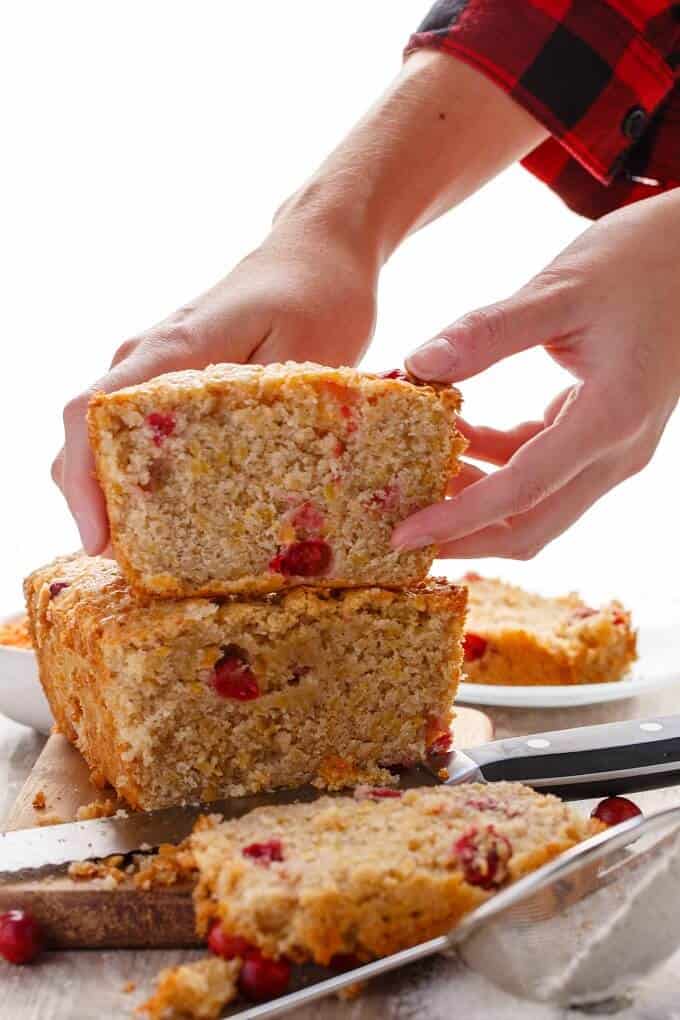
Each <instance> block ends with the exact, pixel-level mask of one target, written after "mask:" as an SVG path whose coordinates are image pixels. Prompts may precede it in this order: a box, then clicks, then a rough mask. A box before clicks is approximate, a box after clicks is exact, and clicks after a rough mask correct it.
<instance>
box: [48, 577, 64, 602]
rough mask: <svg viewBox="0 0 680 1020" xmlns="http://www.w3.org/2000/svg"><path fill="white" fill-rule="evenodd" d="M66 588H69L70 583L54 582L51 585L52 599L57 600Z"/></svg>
mask: <svg viewBox="0 0 680 1020" xmlns="http://www.w3.org/2000/svg"><path fill="white" fill-rule="evenodd" d="M64 588H68V581H52V584H51V585H50V598H51V599H54V598H56V597H57V595H58V594H59V592H62V591H63V590H64Z"/></svg>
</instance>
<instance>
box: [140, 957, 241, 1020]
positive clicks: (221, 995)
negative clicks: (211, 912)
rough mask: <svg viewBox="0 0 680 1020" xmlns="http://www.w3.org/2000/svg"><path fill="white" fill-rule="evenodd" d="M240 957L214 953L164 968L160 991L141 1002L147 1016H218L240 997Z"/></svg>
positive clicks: (211, 1019)
mask: <svg viewBox="0 0 680 1020" xmlns="http://www.w3.org/2000/svg"><path fill="white" fill-rule="evenodd" d="M240 969H241V961H240V960H222V959H220V958H219V957H217V956H211V957H208V958H206V959H205V960H198V961H196V962H195V963H184V964H182V965H181V966H179V967H170V968H167V969H166V970H162V971H161V972H160V974H159V975H158V978H157V984H156V991H155V993H154V994H153V995H152V997H151V998H150V999H149V1000H148V1002H145V1003H144V1005H142V1006H140V1007H139V1008H138V1010H137V1012H138V1013H140V1014H142V1015H146V1017H147V1020H216V1018H217V1017H219V1015H220V1013H221V1012H222V1009H223V1007H224V1006H226V1005H227V1004H228V1003H230V1002H231V1001H232V1000H233V999H235V998H236V994H237V980H238V974H239V971H240Z"/></svg>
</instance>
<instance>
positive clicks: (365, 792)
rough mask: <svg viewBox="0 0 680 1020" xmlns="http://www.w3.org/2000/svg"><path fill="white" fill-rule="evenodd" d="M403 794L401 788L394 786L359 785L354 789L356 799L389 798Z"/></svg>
mask: <svg viewBox="0 0 680 1020" xmlns="http://www.w3.org/2000/svg"><path fill="white" fill-rule="evenodd" d="M401 795H402V792H401V790H395V789H394V787H392V786H357V787H356V789H355V791H354V798H355V800H389V799H390V798H395V797H401Z"/></svg>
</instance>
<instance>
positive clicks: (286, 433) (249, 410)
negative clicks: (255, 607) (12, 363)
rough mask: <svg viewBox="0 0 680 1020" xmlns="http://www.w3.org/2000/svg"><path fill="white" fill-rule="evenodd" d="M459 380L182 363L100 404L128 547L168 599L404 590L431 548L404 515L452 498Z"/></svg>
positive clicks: (102, 474) (98, 399) (123, 548)
mask: <svg viewBox="0 0 680 1020" xmlns="http://www.w3.org/2000/svg"><path fill="white" fill-rule="evenodd" d="M459 403H460V397H459V394H458V393H457V392H456V391H455V390H453V389H448V388H447V389H442V388H439V389H437V388H433V387H430V386H416V385H413V384H412V383H410V382H409V381H407V380H405V379H387V378H380V377H377V376H373V375H366V374H362V373H360V372H357V371H355V370H354V369H350V368H339V369H332V368H324V367H322V366H319V365H313V364H295V363H293V362H289V363H287V364H285V365H267V366H266V367H262V366H260V365H213V366H211V367H210V368H207V369H205V371H202V372H196V371H187V372H173V373H171V374H169V375H165V376H160V377H159V378H157V379H152V380H151V381H150V382H147V383H143V384H142V385H139V386H133V387H130V388H128V389H124V390H120V391H119V392H117V393H111V394H104V393H101V394H98V395H97V396H95V397H94V399H93V400H92V402H91V404H90V411H89V424H90V440H91V443H92V446H93V449H94V453H95V459H96V464H97V474H98V477H99V481H100V484H101V486H102V489H103V491H104V494H105V496H106V503H107V507H108V514H109V520H110V524H111V537H112V542H113V548H114V551H115V554H116V558H117V560H118V561H119V563H120V564H121V566H122V568H123V570H124V572H125V574H126V577H127V578H128V580H129V582H130V584H132V585H133V586H134V587H135V588H137V589H139V590H142V591H145V592H147V593H149V594H153V595H159V596H173V597H174V596H185V595H196V594H201V595H203V594H205V595H217V594H224V593H230V592H270V591H276V590H278V589H280V588H283V587H286V586H290V585H295V584H307V585H315V586H316V585H319V586H322V587H327V588H330V587H351V586H353V585H380V586H385V587H400V586H404V585H407V584H411V583H414V582H417V581H419V580H421V579H422V578H424V577H425V576H426V574H427V572H428V570H429V568H430V565H431V563H432V559H433V555H434V550H433V548H428V549H421V550H417V551H415V552H406V551H402V552H400V551H398V550H395V549H392V548H391V546H390V535H391V533H392V529H393V528H394V526H395V525H396V524H397V523H398V522H399V521H401V520H402V519H403V518H404V517H407V516H408V515H409V514H411V513H413V512H414V511H415V510H417V509H419V508H421V507H424V506H427V505H428V504H429V503H433V502H435V501H437V500H439V499H442V498H443V497H444V493H445V489H446V483H447V480H448V478H449V477H450V475H451V474H452V473H454V472H455V471H456V470H457V455H458V453H459V452H460V451H461V449H462V447H463V445H464V441H463V439H462V437H461V436H460V435H459V434H458V433H457V432H456V429H455V425H454V420H455V414H456V410H457V408H458V406H459Z"/></svg>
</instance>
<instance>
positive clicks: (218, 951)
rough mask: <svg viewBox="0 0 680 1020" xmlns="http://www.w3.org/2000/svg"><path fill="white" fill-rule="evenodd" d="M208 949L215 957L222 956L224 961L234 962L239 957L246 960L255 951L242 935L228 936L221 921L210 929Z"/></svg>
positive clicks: (216, 922)
mask: <svg viewBox="0 0 680 1020" xmlns="http://www.w3.org/2000/svg"><path fill="white" fill-rule="evenodd" d="M208 948H209V949H210V951H211V952H213V953H214V954H215V956H221V957H222V959H223V960H234V959H235V958H236V957H237V956H238V957H240V958H241V959H242V960H244V959H245V958H246V956H247V955H248V953H252V952H253V950H254V949H255V947H254V946H253V945H252V944H251V943H250V942H247V941H246V939H242V938H241V936H240V935H228V934H227V932H226V931H225V930H224V928H223V927H222V925H221V924H220V922H219V921H215V922H214V923H213V924H212V925H211V927H210V931H209V932H208Z"/></svg>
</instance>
